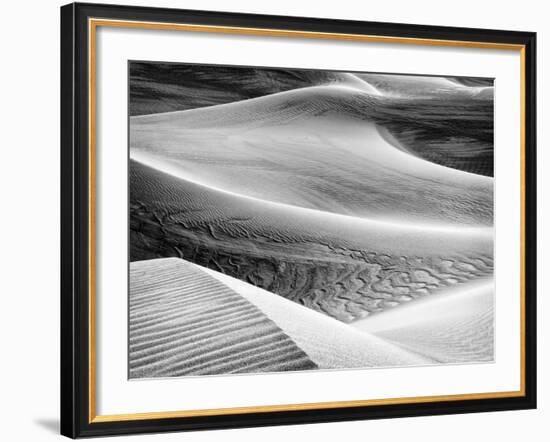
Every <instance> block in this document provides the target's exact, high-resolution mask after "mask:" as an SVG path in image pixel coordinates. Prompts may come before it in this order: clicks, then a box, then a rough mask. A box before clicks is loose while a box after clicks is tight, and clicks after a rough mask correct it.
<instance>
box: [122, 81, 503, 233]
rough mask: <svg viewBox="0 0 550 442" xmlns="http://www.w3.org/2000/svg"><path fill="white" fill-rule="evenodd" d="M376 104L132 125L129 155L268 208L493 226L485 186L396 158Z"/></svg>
mask: <svg viewBox="0 0 550 442" xmlns="http://www.w3.org/2000/svg"><path fill="white" fill-rule="evenodd" d="M373 100H375V98H373V97H372V96H370V95H368V94H365V93H364V92H362V91H360V90H357V89H354V88H349V87H344V86H318V87H311V88H305V89H300V90H293V91H290V92H283V93H279V94H274V95H271V96H268V97H261V98H255V99H252V100H248V101H246V102H238V103H232V104H225V105H220V106H213V107H210V108H204V109H196V110H189V111H183V112H174V113H169V114H159V115H153V116H147V117H137V118H132V120H131V133H130V140H131V141H130V143H131V144H130V146H131V152H130V154H131V157H132V158H135V159H138V160H139V161H140V162H142V163H145V164H149V165H151V166H153V167H156V168H161V169H163V170H170V171H171V173H172V174H176V175H178V176H180V177H181V178H184V179H187V180H191V181H195V182H199V183H201V184H204V185H209V186H212V187H215V188H222V189H226V190H229V191H231V192H234V193H236V194H241V195H244V196H250V197H254V198H258V199H263V200H267V201H272V202H279V203H284V204H289V205H293V206H299V207H305V208H310V209H317V210H321V211H327V212H332V213H340V214H345V215H350V216H356V217H365V218H370V219H381V220H388V219H396V218H398V219H400V220H403V221H404V222H411V223H412V222H416V223H420V224H426V223H428V224H429V223H431V224H438V223H439V224H443V225H445V224H452V225H457V226H480V225H484V226H490V225H492V214H493V200H492V186H493V182H492V179H491V178H488V177H484V176H479V175H474V174H470V173H466V172H462V171H458V170H455V169H449V168H447V167H443V166H440V165H437V164H434V163H431V162H429V161H425V160H424V159H421V158H417V157H415V156H413V155H410V154H408V153H406V152H403V151H400V150H399V149H397V148H396V147H395V146H393V145H392V144H390V143H388V142H387V141H386V139H384V138H383V137H382V136H381V135H380V132H379V131H378V129H377V126H376V124H374V123H373V122H372V121H370V120H369V117H368V114H369V112H373V110H372V109H374V108H373V106H374V102H373ZM328 165H330V166H328Z"/></svg>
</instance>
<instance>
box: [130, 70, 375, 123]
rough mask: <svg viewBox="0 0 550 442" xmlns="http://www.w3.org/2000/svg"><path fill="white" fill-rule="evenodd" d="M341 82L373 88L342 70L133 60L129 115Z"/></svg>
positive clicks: (219, 102)
mask: <svg viewBox="0 0 550 442" xmlns="http://www.w3.org/2000/svg"><path fill="white" fill-rule="evenodd" d="M342 83H345V84H355V85H356V86H358V87H361V88H364V89H365V90H368V91H370V92H371V93H377V92H376V90H375V88H374V87H372V86H370V85H368V84H367V83H366V82H364V81H363V80H360V79H359V78H358V77H357V76H355V75H354V74H350V73H346V72H330V71H319V70H298V69H277V68H271V69H266V68H255V67H250V68H245V67H234V66H218V65H194V64H180V63H150V62H138V61H133V62H131V63H130V115H145V114H153V113H159V112H169V111H176V110H185V109H195V108H200V107H206V106H213V105H217V104H224V103H230V102H233V101H241V100H246V99H249V98H255V97H260V96H263V95H270V94H274V93H277V92H282V91H288V90H292V89H299V88H302V87H308V86H317V85H326V84H342ZM227 85H231V87H227Z"/></svg>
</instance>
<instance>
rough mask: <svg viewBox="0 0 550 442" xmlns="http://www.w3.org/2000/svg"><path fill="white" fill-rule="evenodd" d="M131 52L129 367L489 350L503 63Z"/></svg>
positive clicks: (417, 358)
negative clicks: (340, 67)
mask: <svg viewBox="0 0 550 442" xmlns="http://www.w3.org/2000/svg"><path fill="white" fill-rule="evenodd" d="M136 69H137V70H135V72H137V73H138V74H136V75H137V77H139V79H138V80H136V81H135V82H134V83H133V84H134V85H136V89H135V90H132V89H131V97H133V98H131V100H134V102H135V104H136V106H135V107H134V109H135V113H137V114H146V115H139V116H134V117H131V119H130V156H131V161H130V229H131V230H130V257H131V261H132V264H131V277H130V281H131V290H130V306H131V307H130V308H131V314H130V330H131V331H130V358H129V360H130V376H131V377H133V378H140V377H156V376H181V375H188V374H191V375H196V374H224V373H235V372H259V371H285V370H301V369H312V368H352V367H369V366H377V367H381V366H382V367H389V366H397V365H422V364H432V363H456V362H483V361H491V360H492V358H493V344H492V340H493V320H494V319H493V316H494V314H493V291H492V286H491V281H492V275H493V178H492V177H491V175H492V103H493V101H492V100H493V94H492V91H493V89H492V83H491V82H490V81H487V80H481V79H480V80H477V79H454V78H439V77H410V76H391V75H380V74H348V73H325V74H323V75H321V74H320V73H317V74H312V73H310V72H309V71H303V72H302V71H299V72H297V73H295V75H294V74H293V72H292V71H288V70H273V71H269V70H261V69H260V70H254V69H252V70H245V71H243V72H242V75H241V76H238V75H237V76H235V75H236V74H235V72H234V69H235V68H223V69H221V70H220V75H219V76H218V77H216V75H215V73H214V71H212V70H211V69H210V68H205V67H195V68H191V67H189V66H187V67H180V68H178V69H175V70H174V71H173V72H172V71H171V70H170V69H169V67H167V66H161V67H159V66H157V67H155V66H153V67H151V66H145V65H140V66H138V67H137V68H136ZM178 72H179V73H178ZM312 72H313V71H312ZM153 74H154V75H153ZM148 76H149V77H148ZM155 76H156V77H155ZM137 77H136V78H137ZM268 77H269V78H270V79H271V80H270V81H269V82H268V81H267V80H266V78H268ZM148 78H149V80H147V79H148ZM154 78H156V79H157V80H155V81H153V80H152V79H154ZM159 78H160V79H161V80H162V79H164V80H165V82H164V83H163V82H162V81H160V80H159ZM178 78H181V79H183V80H185V81H183V80H182V81H183V82H182V83H181V84H179V83H178ZM201 78H203V79H204V84H203V90H201V88H199V87H197V85H198V83H199V82H200V79H201ZM229 78H234V79H235V85H234V86H235V87H234V88H233V89H232V92H231V94H230V93H225V94H224V93H221V92H222V91H226V89H224V87H227V84H228V83H227V81H228V80H227V79H229ZM237 78H238V79H237ZM186 81H187V83H186ZM193 85H194V86H193ZM223 85H225V86H223ZM190 89H193V93H190V92H189V90H190ZM163 93H166V94H167V97H169V98H166V100H164V99H163V98H162V96H163V95H162V94H163ZM132 94H133V95H132ZM140 94H141V95H140ZM232 94H233V95H232ZM155 97H156V98H155ZM186 97H187V98H186ZM155 103H156V104H155ZM156 105H158V106H160V107H158V108H157V107H155V106H156ZM162 106H170V110H171V112H164V113H155V112H158V109H159V108H162ZM180 109H183V110H180ZM147 110H151V112H147ZM169 257H172V258H174V259H159V258H169ZM176 258H177V259H176ZM192 263H194V264H192ZM197 265H198V266H200V267H197ZM482 282H483V284H485V286H484V288H483V290H481V289H480V290H477V289H475V287H477V285H478V284H481V283H482ZM474 294H475V296H474ZM285 298H286V299H285ZM291 301H294V302H291ZM436 301H437V302H436ZM451 310H452V312H454V313H453V315H449V311H451ZM224 318H225V319H224ZM227 318H232V319H229V320H228V319H227ZM405 319H406V320H405ZM227 322H229V324H230V326H228V327H225V324H226V323H227ZM220 324H221V325H220ZM380 324H383V325H384V326H383V327H382V326H381V325H380ZM321 330H322V331H321ZM327 335H328V336H330V337H331V338H330V339H325V338H323V339H320V338H319V337H320V336H327ZM239 336H241V338H240V339H239ZM256 337H261V339H260V341H256ZM331 339H332V340H331ZM255 346H256V347H257V351H253V349H254V348H255Z"/></svg>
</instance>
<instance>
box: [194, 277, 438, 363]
mask: <svg viewBox="0 0 550 442" xmlns="http://www.w3.org/2000/svg"><path fill="white" fill-rule="evenodd" d="M202 270H203V271H204V272H206V273H208V274H210V275H212V276H213V277H214V278H216V279H217V280H219V281H220V282H222V283H224V284H226V285H227V286H228V287H230V288H232V289H233V290H235V291H236V292H238V293H239V294H240V295H242V296H243V297H244V298H246V299H247V300H248V301H250V302H252V303H253V304H254V305H256V307H258V308H259V309H260V310H262V311H263V312H264V313H265V314H266V315H267V316H268V317H269V318H270V319H271V320H273V321H274V322H275V323H276V324H277V325H278V326H279V327H281V329H282V330H283V331H284V332H285V333H286V334H287V335H288V336H290V337H291V338H292V339H293V341H294V342H296V344H297V345H298V346H299V347H300V348H301V349H302V350H303V351H304V352H305V353H306V354H307V355H308V356H309V357H310V358H311V360H312V361H314V362H315V363H316V364H317V365H318V366H319V368H325V369H331V368H361V367H394V366H407V365H425V364H429V363H433V362H434V361H433V359H430V358H428V357H424V356H420V355H417V354H414V353H411V352H409V351H407V350H405V349H402V348H400V347H398V346H396V345H394V344H391V343H389V342H387V341H385V340H383V339H380V338H378V337H376V336H373V335H371V334H370V333H365V332H359V331H357V330H355V329H354V328H352V327H351V326H349V325H346V324H344V323H342V322H339V321H337V320H335V319H333V318H330V317H328V316H325V315H323V314H321V313H318V312H316V311H313V310H311V309H309V308H307V307H303V306H301V305H299V304H296V303H294V302H292V301H289V300H287V299H285V298H283V297H280V296H278V295H276V294H274V293H271V292H268V291H266V290H262V289H260V288H257V287H255V286H253V285H251V284H248V283H246V282H244V281H241V280H239V279H236V278H232V277H230V276H227V275H224V274H222V273H220V272H216V271H214V270H211V269H207V268H202Z"/></svg>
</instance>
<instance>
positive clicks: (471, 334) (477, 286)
mask: <svg viewBox="0 0 550 442" xmlns="http://www.w3.org/2000/svg"><path fill="white" fill-rule="evenodd" d="M350 325H351V326H352V327H355V328H356V329H358V330H361V331H366V332H368V333H373V334H375V335H377V336H380V337H382V338H384V339H387V340H388V341H390V342H392V343H394V344H396V345H398V346H400V347H402V348H405V349H408V350H410V351H413V352H415V353H417V354H421V355H423V356H426V357H428V358H432V359H434V360H436V361H439V362H442V363H459V362H490V361H492V360H493V359H494V280H493V279H492V278H485V279H480V280H477V281H473V282H469V283H466V284H463V285H461V286H458V287H453V288H449V289H447V290H446V291H445V290H442V291H440V293H438V294H437V295H436V296H427V297H425V298H423V299H420V300H417V301H415V302H413V303H410V304H403V305H399V306H397V307H394V308H393V309H390V310H387V311H385V312H382V313H378V314H376V315H373V316H371V317H367V318H365V319H361V320H358V321H356V322H354V323H352V324H350Z"/></svg>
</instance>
